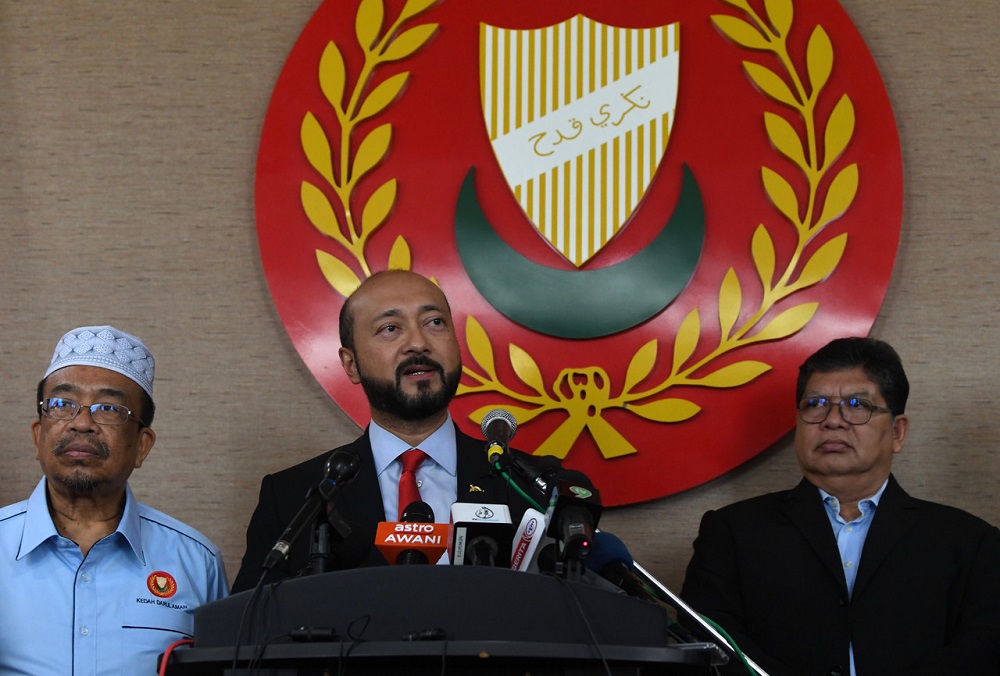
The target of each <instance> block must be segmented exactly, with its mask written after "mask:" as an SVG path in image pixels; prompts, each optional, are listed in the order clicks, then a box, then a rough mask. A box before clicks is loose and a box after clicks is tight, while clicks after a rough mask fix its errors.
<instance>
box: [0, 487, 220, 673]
mask: <svg viewBox="0 0 1000 676" xmlns="http://www.w3.org/2000/svg"><path fill="white" fill-rule="evenodd" d="M227 593H228V583H227V580H226V571H225V568H224V566H223V562H222V555H221V554H220V552H219V549H218V548H217V547H216V546H215V545H214V544H212V543H211V542H210V541H209V540H208V539H207V538H206V537H205V536H204V535H202V534H201V533H199V532H198V531H196V530H195V529H193V528H191V527H190V526H187V525H185V524H183V523H181V522H180V521H178V520H176V519H174V518H172V517H169V516H167V515H166V514H163V513H161V512H159V511H157V510H155V509H152V508H150V507H147V506H146V505H143V504H141V503H139V502H137V501H136V499H135V497H134V496H133V495H132V491H131V489H129V488H128V487H126V498H125V510H124V512H123V513H122V518H121V521H120V522H119V523H118V528H117V529H116V530H115V532H114V533H111V534H110V535H108V536H106V537H104V538H102V539H101V540H99V541H98V542H97V543H95V544H94V546H93V547H92V548H91V549H90V551H89V552H88V554H87V556H86V558H84V556H83V554H82V552H81V551H80V547H79V546H78V545H77V544H76V543H74V542H72V541H71V540H68V539H67V538H64V537H62V536H61V535H59V533H58V531H57V530H56V527H55V524H53V522H52V517H51V516H50V515H49V510H48V503H47V500H46V489H45V479H44V478H43V479H42V480H41V481H39V483H38V485H37V486H36V487H35V490H34V491H33V492H32V494H31V497H29V498H28V499H27V500H25V501H22V502H19V503H16V504H13V505H8V506H7V507H4V508H2V509H0V674H3V675H4V676H7V675H9V674H25V675H30V676H91V675H93V676H106V675H111V674H116V675H117V674H121V675H127V676H147V675H148V676H155V674H156V673H157V672H156V658H157V655H159V654H160V653H162V652H163V651H164V650H165V649H166V648H167V647H168V646H170V645H171V644H172V643H174V642H175V641H178V640H180V639H184V638H190V637H191V635H192V633H193V630H194V615H193V613H192V611H193V610H194V609H195V608H197V607H198V606H200V605H202V604H203V603H208V602H210V601H215V600H216V599H220V598H223V597H225V596H226V594H227Z"/></svg>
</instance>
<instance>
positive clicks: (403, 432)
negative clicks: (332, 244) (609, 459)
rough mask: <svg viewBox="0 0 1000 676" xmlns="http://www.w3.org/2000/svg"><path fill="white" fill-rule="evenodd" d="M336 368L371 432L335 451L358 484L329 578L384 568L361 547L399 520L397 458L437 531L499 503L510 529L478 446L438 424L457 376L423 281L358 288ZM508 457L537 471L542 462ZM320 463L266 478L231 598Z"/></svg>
mask: <svg viewBox="0 0 1000 676" xmlns="http://www.w3.org/2000/svg"><path fill="white" fill-rule="evenodd" d="M340 341H341V346H342V347H341V348H340V352H339V356H340V361H341V364H342V366H343V368H344V370H345V371H346V372H347V375H348V377H349V379H350V380H351V382H352V383H355V384H359V385H361V387H362V388H363V389H364V392H365V396H366V397H367V399H368V403H369V408H370V411H371V424H370V425H369V427H368V428H367V429H366V430H365V432H364V434H362V436H361V437H360V438H358V439H357V440H355V441H354V442H352V443H350V444H347V445H346V446H344V447H343V448H344V449H346V450H349V451H352V452H354V453H356V454H357V456H358V457H359V458H360V459H361V465H360V470H359V472H358V474H357V476H356V477H355V478H354V479H353V480H352V481H351V482H350V483H347V484H345V485H344V486H343V488H342V489H341V491H340V493H339V494H338V495H337V498H336V500H335V508H336V512H337V513H338V514H339V515H340V516H341V517H343V519H344V520H345V521H346V522H347V523H348V524H349V525H350V527H351V531H352V532H351V535H350V537H348V539H347V540H346V542H343V543H339V544H338V543H335V544H334V546H333V548H332V557H331V558H332V559H333V561H332V562H331V564H330V565H331V568H351V567H357V566H361V565H385V564H386V560H385V558H384V557H383V556H382V555H381V554H380V553H379V552H378V550H377V549H376V548H375V547H373V546H372V543H373V542H374V540H375V531H376V527H377V525H378V523H379V522H380V521H396V520H398V515H399V509H400V508H402V507H406V505H400V504H398V497H397V496H398V494H397V492H396V491H397V489H396V486H397V484H398V481H399V476H400V474H401V472H402V468H401V461H400V460H399V455H400V454H401V453H402V452H403V451H406V450H408V449H412V448H417V447H419V449H420V450H422V451H424V452H425V453H427V454H428V455H429V458H428V459H426V460H424V461H423V463H422V464H421V465H420V467H419V468H418V469H417V479H418V485H419V486H420V497H421V499H422V500H423V501H425V502H427V503H428V504H429V505H430V506H431V507H432V508H433V511H434V514H435V517H436V518H435V520H436V521H437V522H439V523H448V520H449V514H450V512H449V508H450V505H451V504H452V503H454V502H478V503H486V504H490V503H502V504H507V505H508V506H509V507H510V511H511V518H512V520H513V521H514V523H517V521H518V520H519V519H520V518H521V516H522V514H523V513H524V510H525V509H526V508H527V507H528V506H529V505H528V503H527V502H526V501H525V500H524V499H523V498H522V497H521V496H520V495H519V494H518V493H517V492H516V491H515V490H513V489H511V488H510V487H509V486H508V485H507V483H506V482H505V481H504V480H503V479H502V478H501V477H499V476H497V475H496V473H495V472H493V471H492V470H493V468H492V467H491V466H490V464H489V462H488V460H487V455H486V451H485V446H484V442H483V441H482V440H481V439H480V440H477V439H474V438H472V437H470V436H468V435H466V434H464V433H462V432H461V431H460V430H459V429H458V427H457V426H456V425H455V424H454V422H453V421H452V419H451V416H450V415H449V414H448V404H449V403H450V402H451V399H452V397H453V396H454V394H455V392H456V390H457V388H458V383H459V380H460V378H461V375H462V361H461V355H460V350H459V345H458V340H457V338H456V336H455V330H454V326H453V325H452V317H451V310H450V308H449V306H448V301H447V299H446V298H445V296H444V294H443V293H442V292H441V290H440V289H439V288H438V287H437V286H436V285H435V284H434V283H432V282H431V281H429V280H428V279H426V278H424V277H422V276H420V275H417V274H415V273H412V272H405V271H400V270H395V271H388V272H380V273H377V274H375V275H372V276H371V277H369V278H368V279H367V280H365V281H364V282H363V283H362V284H361V286H360V287H358V289H357V290H356V291H355V292H354V293H353V294H351V296H350V298H348V300H347V302H345V303H344V306H343V308H342V309H341V313H340ZM511 453H512V454H516V455H517V456H518V457H519V458H520V459H521V461H522V462H525V463H535V464H536V465H538V466H541V464H542V463H544V462H556V461H554V460H552V459H538V458H534V457H530V456H527V455H525V454H519V453H518V452H517V451H513V450H512V451H511ZM329 455H330V453H329V452H327V453H324V454H322V455H319V456H317V457H315V458H313V459H311V460H307V461H306V462H303V463H301V464H299V465H296V466H294V467H291V468H289V469H286V470H283V471H281V472H278V473H276V474H273V475H268V476H265V477H264V479H263V481H262V483H261V488H260V499H259V502H258V504H257V508H256V509H255V510H254V513H253V516H252V517H251V520H250V525H249V527H248V528H247V549H246V553H245V554H244V556H243V562H242V565H241V567H240V572H239V574H238V575H237V577H236V580H235V582H234V583H233V588H232V591H233V593H236V592H239V591H243V590H245V589H251V588H253V587H254V585H255V584H256V583H257V581H258V579H259V578H260V575H261V572H262V564H263V562H264V558H265V557H266V556H267V553H268V552H269V551H270V549H271V548H272V547H273V546H274V543H275V542H276V541H277V540H278V538H279V537H280V536H281V534H282V532H283V531H284V529H285V528H286V527H287V525H288V523H289V522H290V521H291V520H292V518H293V517H294V516H295V514H296V513H297V512H298V510H299V508H300V507H301V506H302V504H303V502H304V500H305V496H306V493H307V491H308V490H309V489H310V488H312V487H313V486H315V485H316V484H317V483H318V482H319V480H320V478H321V477H322V476H323V472H324V466H325V464H326V460H327V458H328V457H329ZM307 540H308V538H299V541H297V542H296V543H295V544H294V545H293V547H292V549H291V551H290V553H289V556H288V558H287V560H285V561H284V562H282V563H281V564H279V565H278V566H276V567H275V568H274V569H273V570H272V571H271V572H270V573H269V574H268V576H267V578H266V579H265V581H266V582H273V581H275V580H278V579H282V578H285V577H290V576H292V575H296V574H298V573H299V572H301V571H302V570H303V569H305V568H306V566H307V565H308V564H309V543H308V541H307Z"/></svg>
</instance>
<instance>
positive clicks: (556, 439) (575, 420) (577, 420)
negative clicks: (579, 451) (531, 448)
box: [534, 415, 587, 459]
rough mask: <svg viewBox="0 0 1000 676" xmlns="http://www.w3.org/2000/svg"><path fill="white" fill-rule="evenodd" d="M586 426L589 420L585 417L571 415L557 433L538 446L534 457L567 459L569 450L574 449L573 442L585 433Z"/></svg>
mask: <svg viewBox="0 0 1000 676" xmlns="http://www.w3.org/2000/svg"><path fill="white" fill-rule="evenodd" d="M586 425H587V419H586V418H585V417H582V416H581V417H577V416H572V415H571V416H570V417H569V418H567V419H566V420H565V421H564V422H563V424H562V425H560V426H559V427H557V428H556V430H555V432H553V433H552V434H550V435H549V436H548V438H546V439H545V441H543V442H542V443H541V444H539V445H538V447H537V448H536V449H535V453H534V455H551V456H553V457H556V458H559V459H563V458H565V457H566V454H567V453H569V449H571V448H572V447H573V442H574V441H576V439H577V437H579V436H580V432H582V431H583V428H584V427H585V426H586Z"/></svg>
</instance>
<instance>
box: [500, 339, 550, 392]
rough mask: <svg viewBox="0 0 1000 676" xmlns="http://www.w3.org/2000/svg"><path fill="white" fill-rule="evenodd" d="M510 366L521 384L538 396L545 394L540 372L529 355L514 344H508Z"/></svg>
mask: <svg viewBox="0 0 1000 676" xmlns="http://www.w3.org/2000/svg"><path fill="white" fill-rule="evenodd" d="M508 352H509V353H510V365H511V366H512V367H513V368H514V373H516V374H517V377H518V378H520V379H521V382H522V383H524V384H525V385H527V386H528V387H530V388H531V389H533V390H534V391H535V392H537V393H539V394H545V383H544V381H543V380H542V371H541V369H539V368H538V364H537V363H535V360H534V359H532V357H531V355H530V354H528V353H527V352H525V351H524V350H522V349H521V348H519V347H518V346H517V345H514V343H511V344H510V347H509V350H508Z"/></svg>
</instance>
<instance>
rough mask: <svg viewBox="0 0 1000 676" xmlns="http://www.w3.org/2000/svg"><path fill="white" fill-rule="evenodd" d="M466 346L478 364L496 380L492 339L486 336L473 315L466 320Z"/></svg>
mask: <svg viewBox="0 0 1000 676" xmlns="http://www.w3.org/2000/svg"><path fill="white" fill-rule="evenodd" d="M465 344H466V345H467V346H468V348H469V354H471V355H472V358H473V359H475V360H476V363H477V364H479V365H480V366H482V367H483V370H484V371H486V373H487V374H488V375H490V376H493V377H494V378H495V377H496V372H497V371H496V367H495V366H494V363H493V344H492V343H490V337H489V336H487V335H486V330H485V329H483V325H482V324H480V323H479V321H478V320H477V319H476V318H475V317H473V316H472V315H469V316H468V317H467V318H466V320H465Z"/></svg>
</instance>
